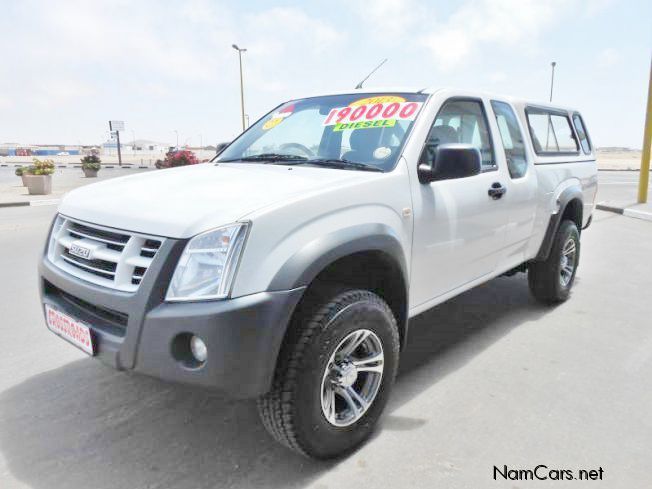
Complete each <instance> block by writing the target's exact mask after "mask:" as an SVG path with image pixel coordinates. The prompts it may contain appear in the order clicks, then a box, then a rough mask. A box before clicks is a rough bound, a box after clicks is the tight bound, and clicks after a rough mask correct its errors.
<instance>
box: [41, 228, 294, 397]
mask: <svg viewBox="0 0 652 489" xmlns="http://www.w3.org/2000/svg"><path fill="white" fill-rule="evenodd" d="M184 244H185V243H184V242H181V241H175V240H170V239H168V240H166V242H165V243H164V245H163V246H164V247H165V249H163V248H162V249H161V250H160V253H159V256H160V259H159V258H158V257H157V258H156V259H155V260H154V262H153V263H152V265H151V266H150V268H149V269H148V271H147V273H146V274H145V277H144V278H143V281H142V282H141V284H140V287H139V288H138V290H137V291H136V292H134V293H125V292H120V291H116V290H113V289H108V288H105V287H101V286H97V285H94V284H92V283H89V282H85V281H83V280H80V279H78V278H76V277H73V276H71V275H70V274H68V273H66V272H65V271H63V270H60V269H59V268H57V267H56V266H55V265H53V264H52V263H51V262H50V261H49V260H48V259H47V257H43V258H42V259H41V262H40V265H39V274H40V285H41V287H40V288H41V299H42V303H43V304H49V305H50V306H53V307H55V308H56V309H59V310H61V311H62V312H64V313H67V314H69V315H70V316H72V317H73V318H77V319H79V320H81V321H83V322H84V323H86V324H87V325H88V326H89V327H90V328H91V331H92V335H93V338H94V342H95V345H96V348H95V350H96V355H97V357H98V358H99V359H100V360H102V361H103V362H105V363H107V364H109V365H111V366H113V367H114V368H116V369H119V370H134V371H136V372H141V373H143V374H146V375H151V376H154V377H157V378H160V379H163V380H169V381H174V382H182V383H186V384H193V385H198V386H203V387H210V388H214V389H217V390H219V391H222V392H224V393H225V394H227V395H229V396H230V397H234V398H252V397H256V396H259V395H262V394H264V393H265V392H267V391H268V390H269V388H270V386H271V382H272V378H273V375H274V369H275V365H276V359H277V356H278V352H279V350H280V348H281V344H282V341H283V337H284V336H285V331H286V328H287V324H288V322H289V320H290V317H291V315H292V312H293V311H294V308H295V306H296V304H297V303H298V301H299V299H300V298H301V296H302V294H303V291H304V288H298V289H293V290H286V291H275V292H261V293H258V294H253V295H249V296H243V297H238V298H235V299H230V300H222V301H205V302H183V303H166V302H165V301H164V296H165V292H166V290H167V284H168V283H169V280H170V278H171V276H172V273H173V271H174V264H175V263H176V261H177V258H178V256H179V254H180V253H181V251H182V250H183V245H184ZM190 335H197V336H199V337H201V338H202V339H203V340H204V342H205V343H206V345H207V347H208V358H207V360H206V362H204V363H203V364H202V365H196V364H192V363H191V362H188V361H187V358H186V356H185V353H184V350H183V347H181V348H180V347H179V345H182V343H183V342H184V338H188V337H189V336H190Z"/></svg>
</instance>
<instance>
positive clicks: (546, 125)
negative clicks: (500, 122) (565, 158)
mask: <svg viewBox="0 0 652 489" xmlns="http://www.w3.org/2000/svg"><path fill="white" fill-rule="evenodd" d="M525 114H526V116H527V121H528V127H529V130H530V136H531V138H532V146H533V147H534V151H535V152H536V153H537V154H538V155H542V156H556V155H577V154H578V153H579V145H578V143H577V139H576V136H575V132H574V131H573V126H572V125H571V121H570V118H569V117H568V114H567V113H566V112H564V111H559V110H554V109H544V108H538V107H527V108H526V109H525Z"/></svg>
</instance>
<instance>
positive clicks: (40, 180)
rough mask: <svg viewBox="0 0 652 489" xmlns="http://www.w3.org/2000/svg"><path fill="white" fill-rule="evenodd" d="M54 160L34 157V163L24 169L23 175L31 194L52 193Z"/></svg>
mask: <svg viewBox="0 0 652 489" xmlns="http://www.w3.org/2000/svg"><path fill="white" fill-rule="evenodd" d="M53 173H54V162H53V161H52V160H39V159H38V158H34V161H33V164H32V165H30V166H28V167H27V168H25V169H23V172H22V176H23V180H24V181H25V186H26V187H27V191H28V192H29V194H30V195H47V194H51V193H52V174H53Z"/></svg>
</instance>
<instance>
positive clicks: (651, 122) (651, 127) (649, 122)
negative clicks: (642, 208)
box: [638, 64, 652, 204]
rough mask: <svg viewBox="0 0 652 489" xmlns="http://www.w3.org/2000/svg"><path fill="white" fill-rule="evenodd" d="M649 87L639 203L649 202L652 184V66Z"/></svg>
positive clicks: (639, 184) (651, 67) (651, 65)
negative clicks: (649, 191)
mask: <svg viewBox="0 0 652 489" xmlns="http://www.w3.org/2000/svg"><path fill="white" fill-rule="evenodd" d="M647 83H648V85H647V109H646V111H645V128H644V129H643V148H642V150H643V151H642V152H641V170H640V172H639V174H638V175H639V176H638V178H639V180H638V202H639V204H645V203H646V202H647V187H648V185H649V182H650V150H651V149H652V64H650V79H649V80H648V82H647Z"/></svg>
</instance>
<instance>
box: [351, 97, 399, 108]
mask: <svg viewBox="0 0 652 489" xmlns="http://www.w3.org/2000/svg"><path fill="white" fill-rule="evenodd" d="M392 102H398V103H401V102H405V99H404V98H403V97H399V96H397V95H378V96H375V97H367V98H361V99H360V100H356V101H355V102H351V103H350V104H349V106H350V107H357V106H358V105H373V104H391V103H392Z"/></svg>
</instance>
